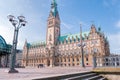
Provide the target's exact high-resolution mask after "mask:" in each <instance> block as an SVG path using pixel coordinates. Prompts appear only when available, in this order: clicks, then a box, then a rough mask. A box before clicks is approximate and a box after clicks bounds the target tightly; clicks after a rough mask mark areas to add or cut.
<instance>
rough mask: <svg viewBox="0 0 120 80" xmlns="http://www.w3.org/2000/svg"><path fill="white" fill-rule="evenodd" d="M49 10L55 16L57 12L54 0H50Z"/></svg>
mask: <svg viewBox="0 0 120 80" xmlns="http://www.w3.org/2000/svg"><path fill="white" fill-rule="evenodd" d="M51 12H52V15H53V16H54V17H56V15H57V14H58V11H57V3H56V0H52V4H51Z"/></svg>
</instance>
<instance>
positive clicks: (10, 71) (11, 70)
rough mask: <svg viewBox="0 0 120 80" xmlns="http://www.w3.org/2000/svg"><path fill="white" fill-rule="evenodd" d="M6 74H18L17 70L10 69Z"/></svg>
mask: <svg viewBox="0 0 120 80" xmlns="http://www.w3.org/2000/svg"><path fill="white" fill-rule="evenodd" d="M8 73H18V70H15V69H10V70H9V71H8Z"/></svg>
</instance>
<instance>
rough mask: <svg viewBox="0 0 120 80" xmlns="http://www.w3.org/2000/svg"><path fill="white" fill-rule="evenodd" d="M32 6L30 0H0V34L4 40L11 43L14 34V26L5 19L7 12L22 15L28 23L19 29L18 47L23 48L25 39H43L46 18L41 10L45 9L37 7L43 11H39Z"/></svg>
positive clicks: (31, 40)
mask: <svg viewBox="0 0 120 80" xmlns="http://www.w3.org/2000/svg"><path fill="white" fill-rule="evenodd" d="M6 2H7V3H6ZM40 2H42V3H40V4H41V5H42V4H43V3H44V4H45V1H44V0H43V1H40ZM46 2H47V1H46ZM41 5H40V6H41ZM34 7H35V6H34V4H33V2H31V0H0V9H1V11H0V35H1V36H2V37H3V38H4V39H5V40H6V42H7V43H9V44H12V41H13V34H14V27H13V26H12V24H11V23H10V22H9V21H8V19H7V15H8V14H12V15H14V16H16V17H17V16H19V15H23V16H25V17H26V20H27V21H28V24H27V25H26V26H25V27H22V28H21V29H20V30H19V34H18V48H19V49H22V48H23V45H24V41H25V39H27V40H28V41H30V42H33V41H38V40H41V39H42V40H43V39H44V37H45V36H46V35H45V33H44V32H45V27H46V22H45V21H46V20H44V19H43V17H44V15H45V14H46V13H45V12H44V11H43V10H45V8H43V7H42V6H41V7H39V10H40V11H41V10H42V11H43V12H39V11H37V10H36V9H35V8H34ZM44 13H45V14H44ZM43 28H44V29H43Z"/></svg>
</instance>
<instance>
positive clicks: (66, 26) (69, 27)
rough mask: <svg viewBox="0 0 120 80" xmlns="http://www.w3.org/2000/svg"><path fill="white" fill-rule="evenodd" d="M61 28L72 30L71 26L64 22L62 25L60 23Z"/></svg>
mask: <svg viewBox="0 0 120 80" xmlns="http://www.w3.org/2000/svg"><path fill="white" fill-rule="evenodd" d="M61 26H62V27H65V28H67V29H71V28H73V26H72V25H70V24H67V23H65V22H62V23H61Z"/></svg>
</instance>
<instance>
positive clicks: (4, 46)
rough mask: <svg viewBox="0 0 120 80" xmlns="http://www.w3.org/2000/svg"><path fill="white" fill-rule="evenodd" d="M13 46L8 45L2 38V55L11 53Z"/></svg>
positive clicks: (0, 37)
mask: <svg viewBox="0 0 120 80" xmlns="http://www.w3.org/2000/svg"><path fill="white" fill-rule="evenodd" d="M11 48H12V46H11V45H10V44H6V41H5V40H4V38H3V37H2V36H0V55H1V54H6V53H7V54H8V53H11Z"/></svg>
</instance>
